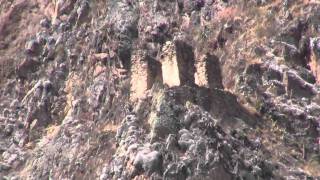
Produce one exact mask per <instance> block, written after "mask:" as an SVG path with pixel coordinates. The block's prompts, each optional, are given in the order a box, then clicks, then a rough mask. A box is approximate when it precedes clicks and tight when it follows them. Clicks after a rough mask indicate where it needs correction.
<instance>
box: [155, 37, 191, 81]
mask: <svg viewBox="0 0 320 180" xmlns="http://www.w3.org/2000/svg"><path fill="white" fill-rule="evenodd" d="M160 61H161V65H162V66H161V69H162V80H163V83H164V84H166V85H168V86H169V87H173V86H181V85H193V84H194V73H195V68H194V53H193V49H192V47H191V46H190V45H188V44H187V43H185V42H183V41H180V40H176V41H175V42H174V43H173V42H170V41H169V42H166V44H165V46H164V47H163V49H162V54H161V60H160Z"/></svg>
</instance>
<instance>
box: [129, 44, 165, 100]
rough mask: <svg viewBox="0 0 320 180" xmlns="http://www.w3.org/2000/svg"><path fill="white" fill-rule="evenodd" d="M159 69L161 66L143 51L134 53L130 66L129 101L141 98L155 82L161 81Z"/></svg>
mask: <svg viewBox="0 0 320 180" xmlns="http://www.w3.org/2000/svg"><path fill="white" fill-rule="evenodd" d="M160 67H161V64H160V63H159V62H157V61H155V60H154V59H152V58H151V57H149V56H148V55H146V52H144V51H143V50H139V51H136V52H134V54H133V55H132V66H131V82H130V84H131V89H130V91H131V97H130V99H131V100H133V101H134V100H136V99H138V98H141V97H143V96H144V95H145V93H146V91H147V90H148V89H150V88H151V87H152V85H153V84H154V82H155V81H160V82H161V81H162V80H161V68H160Z"/></svg>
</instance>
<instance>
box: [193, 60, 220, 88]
mask: <svg viewBox="0 0 320 180" xmlns="http://www.w3.org/2000/svg"><path fill="white" fill-rule="evenodd" d="M195 66H196V73H195V83H196V84H197V85H198V86H203V87H207V88H221V89H223V85H222V76H221V69H220V64H219V59H218V58H217V57H216V56H213V55H209V54H207V55H203V56H201V57H200V58H199V59H198V61H197V62H196V65H195Z"/></svg>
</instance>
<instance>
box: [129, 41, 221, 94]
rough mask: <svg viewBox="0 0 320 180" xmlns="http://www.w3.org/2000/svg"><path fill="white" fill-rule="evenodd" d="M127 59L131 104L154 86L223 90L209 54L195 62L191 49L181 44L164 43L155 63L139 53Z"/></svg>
mask: <svg viewBox="0 0 320 180" xmlns="http://www.w3.org/2000/svg"><path fill="white" fill-rule="evenodd" d="M131 59H132V66H131V83H130V84H131V100H136V99H139V98H142V97H143V96H144V95H145V92H146V91H147V90H149V89H151V88H152V86H153V84H154V83H155V82H159V83H161V84H165V85H167V86H169V87H174V86H183V85H188V86H193V85H198V86H202V87H206V88H210V89H214V88H219V89H223V85H222V76H221V70H220V64H219V59H218V58H217V57H216V56H214V55H210V54H205V55H201V56H199V57H197V58H195V55H194V51H193V48H192V47H191V46H190V45H188V44H187V43H185V42H183V41H181V40H177V41H174V42H171V41H168V42H166V44H165V45H164V47H163V48H162V52H161V55H160V59H159V61H157V60H155V59H153V58H152V57H150V56H148V55H147V54H146V52H144V51H143V50H137V51H135V52H134V53H133V55H132V58H131Z"/></svg>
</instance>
